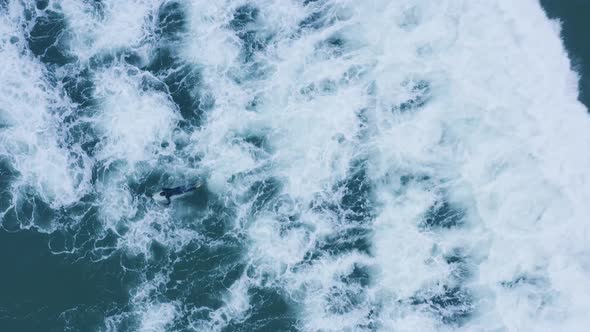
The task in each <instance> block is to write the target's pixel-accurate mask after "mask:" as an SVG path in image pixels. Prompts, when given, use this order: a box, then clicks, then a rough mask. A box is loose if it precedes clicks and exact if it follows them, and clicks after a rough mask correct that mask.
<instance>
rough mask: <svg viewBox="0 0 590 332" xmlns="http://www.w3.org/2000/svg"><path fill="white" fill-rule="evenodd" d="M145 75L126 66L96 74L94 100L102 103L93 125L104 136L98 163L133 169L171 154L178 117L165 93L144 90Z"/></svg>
mask: <svg viewBox="0 0 590 332" xmlns="http://www.w3.org/2000/svg"><path fill="white" fill-rule="evenodd" d="M143 75H144V74H141V73H139V72H138V71H137V70H136V69H133V68H131V67H126V66H121V67H114V68H110V69H107V70H105V71H103V72H99V73H96V80H95V82H96V90H95V96H96V98H98V99H99V100H101V101H102V103H101V113H100V115H99V116H97V117H95V118H94V119H92V120H91V121H93V122H96V125H97V128H98V129H99V130H100V133H101V134H102V142H101V151H100V153H99V154H98V156H97V158H98V159H101V160H105V161H107V162H108V163H110V162H112V161H114V160H125V161H126V162H128V163H130V164H131V165H133V164H134V163H137V162H139V161H151V162H153V161H155V160H154V158H157V156H159V155H169V154H171V153H172V151H173V149H174V144H171V143H172V142H173V139H172V134H173V131H174V128H175V126H176V123H177V121H178V120H179V119H180V116H179V113H178V111H177V109H176V107H175V106H174V104H173V103H172V101H171V100H170V98H169V97H168V96H167V95H166V94H165V93H163V92H157V91H153V90H146V91H143V90H142V89H141V86H140V84H141V79H142V77H143ZM145 75H147V74H145ZM148 76H149V75H148ZM148 78H149V77H148ZM162 143H168V146H167V147H162Z"/></svg>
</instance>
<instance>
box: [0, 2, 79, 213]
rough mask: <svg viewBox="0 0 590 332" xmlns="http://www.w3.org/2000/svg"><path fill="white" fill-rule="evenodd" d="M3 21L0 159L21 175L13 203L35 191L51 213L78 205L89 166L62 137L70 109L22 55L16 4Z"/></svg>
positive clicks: (32, 61)
mask: <svg viewBox="0 0 590 332" xmlns="http://www.w3.org/2000/svg"><path fill="white" fill-rule="evenodd" d="M11 8H13V10H14V11H10V12H9V13H8V15H6V16H4V15H3V16H2V17H1V18H0V31H1V35H2V37H1V39H0V54H1V59H2V65H1V66H0V67H1V68H2V69H0V79H1V80H2V85H1V86H0V104H1V106H0V120H1V121H2V125H3V126H6V127H4V128H1V129H0V154H1V155H2V156H3V157H4V158H8V160H9V161H10V163H11V165H12V167H14V168H15V169H16V170H17V171H18V172H19V173H20V177H19V179H18V180H17V181H16V182H15V183H13V187H14V191H13V194H15V197H17V196H19V193H18V192H19V191H26V187H28V186H30V187H32V188H34V190H35V192H36V193H37V194H39V195H40V196H41V197H42V198H43V199H44V200H45V201H46V202H47V203H49V204H50V205H51V206H52V207H53V208H58V207H61V206H66V205H70V204H73V203H75V202H77V201H78V200H79V199H80V197H82V196H83V195H84V194H85V193H86V192H87V191H88V189H89V188H88V182H89V179H90V171H89V170H90V168H89V164H90V161H89V160H87V159H83V158H81V159H79V160H77V158H76V156H75V155H74V153H76V152H80V151H77V148H76V147H70V148H71V150H70V151H69V150H68V148H67V147H66V144H65V143H64V137H62V136H61V135H62V134H60V133H59V130H58V128H59V127H60V122H61V117H60V112H63V111H64V110H67V109H68V108H69V107H70V105H69V103H68V101H67V100H64V99H63V97H62V96H61V93H60V91H59V90H58V89H55V88H54V87H52V86H51V85H50V84H48V83H47V81H46V79H45V76H44V75H45V70H44V69H43V67H42V66H41V64H40V63H39V62H38V61H37V60H35V59H33V58H31V57H29V56H28V55H23V53H22V52H23V47H24V45H25V40H24V37H23V35H22V31H19V30H17V29H16V28H15V27H16V26H18V25H17V22H18V12H19V10H22V8H20V7H19V6H16V5H14V4H13V6H12V7H11Z"/></svg>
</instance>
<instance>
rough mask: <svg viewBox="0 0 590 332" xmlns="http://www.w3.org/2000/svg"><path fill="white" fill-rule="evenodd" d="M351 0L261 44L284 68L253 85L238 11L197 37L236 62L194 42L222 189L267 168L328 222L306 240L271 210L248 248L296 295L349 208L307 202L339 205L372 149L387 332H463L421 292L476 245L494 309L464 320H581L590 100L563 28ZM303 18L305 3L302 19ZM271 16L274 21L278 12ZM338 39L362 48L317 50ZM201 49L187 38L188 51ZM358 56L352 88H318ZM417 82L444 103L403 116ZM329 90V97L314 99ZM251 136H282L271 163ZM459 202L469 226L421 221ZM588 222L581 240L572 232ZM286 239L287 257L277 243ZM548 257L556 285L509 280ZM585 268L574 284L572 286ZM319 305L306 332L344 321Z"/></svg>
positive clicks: (520, 11)
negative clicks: (413, 179)
mask: <svg viewBox="0 0 590 332" xmlns="http://www.w3.org/2000/svg"><path fill="white" fill-rule="evenodd" d="M334 3H337V6H338V7H339V8H340V11H341V12H346V13H348V14H349V15H348V16H345V17H346V19H344V20H342V21H336V22H335V23H334V24H333V25H332V26H330V27H327V28H323V29H320V30H318V31H306V32H305V33H304V34H303V36H302V38H299V39H296V40H289V41H284V40H280V38H278V39H279V40H278V41H275V42H273V43H272V44H271V45H270V46H268V48H267V49H266V50H264V51H262V52H261V53H260V54H258V55H256V59H257V60H258V61H262V62H263V63H265V66H267V68H268V72H267V75H268V76H266V77H264V78H262V79H254V80H252V81H245V82H241V83H240V84H236V83H235V82H234V81H233V80H232V79H231V78H232V77H234V76H240V75H239V74H238V75H236V74H235V73H231V75H230V73H229V71H230V70H229V69H228V68H233V70H235V71H240V70H244V68H240V67H239V66H237V65H236V63H237V60H236V59H237V58H238V53H239V52H238V49H237V47H238V46H239V41H236V40H235V39H232V38H231V34H229V32H228V31H227V30H226V29H224V26H226V25H227V24H228V22H229V20H230V19H231V17H228V15H229V14H228V12H230V9H227V8H226V7H223V6H221V5H216V4H208V5H207V6H208V7H207V10H204V11H199V13H202V12H205V13H209V14H210V15H204V14H203V16H200V17H201V18H199V19H198V20H195V21H194V22H193V24H194V27H196V28H195V29H198V30H194V31H200V32H203V31H216V32H215V33H209V34H207V33H194V35H198V37H197V38H198V40H199V41H198V42H197V43H196V44H197V45H206V44H208V43H209V42H210V43H212V44H213V45H216V46H217V47H216V48H215V49H217V50H223V52H222V53H223V55H222V56H221V55H219V54H217V53H216V52H203V51H195V49H191V50H193V52H191V54H193V55H194V57H192V58H191V57H187V59H191V60H192V61H195V62H197V63H199V64H201V65H203V66H204V73H205V75H204V80H205V82H207V84H208V85H207V88H208V89H209V91H211V92H212V94H213V96H214V97H215V100H216V106H217V107H216V108H215V109H214V110H212V111H211V113H210V114H209V115H208V118H207V121H206V123H205V125H204V127H203V128H202V130H201V131H200V132H199V133H198V134H196V135H195V136H194V137H193V141H194V142H195V143H196V146H197V149H198V151H199V152H200V153H202V154H203V155H204V159H203V160H204V165H206V166H207V167H208V168H210V169H211V170H212V176H213V177H214V179H215V181H214V182H215V183H216V185H215V186H213V187H212V189H213V190H215V191H218V192H220V193H224V192H225V193H227V194H228V195H230V196H232V195H233V194H232V193H234V194H235V193H243V192H244V189H243V188H244V187H243V186H248V185H249V184H251V183H253V181H255V180H256V179H261V178H265V177H268V176H273V177H275V178H277V179H280V181H281V182H282V184H283V187H282V192H283V193H284V194H286V195H288V196H290V197H291V198H292V199H294V200H296V201H298V202H301V204H300V205H298V209H299V212H300V213H302V214H303V216H304V218H302V220H301V221H302V222H303V223H306V224H308V225H310V226H311V227H312V228H310V229H312V230H314V231H317V232H323V233H315V234H312V235H306V236H304V237H297V236H295V235H294V234H298V233H297V232H299V231H295V232H294V233H293V232H279V231H277V230H278V225H279V223H278V221H274V219H273V217H272V216H270V217H268V216H265V217H262V218H257V219H254V220H252V221H251V222H247V221H245V222H242V223H240V225H245V226H246V227H248V229H249V231H248V234H249V237H250V240H251V241H252V247H251V248H250V251H249V254H250V255H251V257H252V258H253V259H255V261H256V262H258V264H259V265H257V267H258V268H259V269H260V270H261V271H281V272H280V273H277V274H275V275H276V276H278V277H279V281H278V282H279V283H280V282H281V281H280V280H283V287H285V288H286V289H287V290H295V289H297V287H296V286H294V285H297V284H301V282H302V280H305V278H304V275H305V274H302V273H296V272H294V271H292V270H289V269H287V272H282V271H285V270H283V269H284V266H293V265H295V264H296V263H297V262H298V261H301V260H302V255H301V252H302V251H304V250H305V248H309V244H308V243H307V242H306V241H308V240H304V238H305V239H307V236H311V238H312V239H314V240H320V239H322V236H323V235H325V234H330V233H333V232H334V231H335V230H336V228H334V225H335V223H334V222H335V220H334V219H333V218H334V216H332V215H330V214H329V213H309V212H308V211H306V209H307V206H309V204H310V203H311V202H313V201H314V200H316V199H317V197H322V198H326V197H328V200H330V201H332V202H337V201H338V198H337V197H330V194H335V193H331V188H332V187H333V186H334V185H335V184H337V183H338V181H341V180H342V179H344V178H345V177H346V176H347V170H348V167H349V166H350V164H351V162H352V161H354V160H356V159H358V158H361V157H362V158H367V160H368V162H369V177H370V179H371V180H372V181H373V183H375V184H376V192H375V194H376V198H377V200H378V203H379V206H380V209H379V210H378V211H377V212H378V215H377V218H376V220H375V222H374V223H375V224H374V225H375V228H374V230H375V236H374V238H373V240H374V242H373V254H374V256H375V257H374V259H373V260H372V261H371V262H373V264H374V265H373V266H372V267H373V270H374V271H376V272H375V273H374V274H373V278H374V282H373V284H372V286H371V287H370V288H369V289H367V290H364V291H365V292H368V293H371V294H380V296H378V297H376V298H374V299H373V300H372V301H375V303H377V302H379V303H380V304H381V307H382V308H384V309H382V312H381V313H380V314H378V317H379V321H380V324H381V325H380V326H382V328H383V329H385V330H387V329H388V328H396V329H400V330H412V329H421V330H440V329H452V328H453V325H447V326H444V325H443V323H442V322H441V321H440V320H439V318H440V317H437V316H436V313H434V312H431V311H428V310H423V309H422V308H421V307H420V306H416V305H411V304H408V303H409V302H408V301H409V300H407V299H409V298H410V297H412V296H413V295H414V294H416V293H417V292H419V291H421V290H423V289H427V288H428V287H433V286H434V285H440V284H450V286H453V285H454V283H456V282H457V281H456V280H454V279H453V278H454V277H452V275H453V273H454V272H453V270H452V267H451V266H450V265H449V264H448V263H446V261H445V259H444V256H445V255H448V254H449V253H451V252H452V250H454V249H455V248H463V249H464V251H465V252H466V254H467V255H468V257H469V259H471V260H472V261H473V262H475V263H476V264H479V266H478V268H476V269H474V270H473V271H472V273H473V277H472V278H471V279H468V280H466V281H463V285H462V287H464V288H465V289H467V290H468V291H469V292H470V294H472V296H473V299H472V300H471V301H474V302H475V303H481V308H479V309H481V310H482V311H483V309H482V308H486V310H490V311H491V312H493V313H492V314H485V313H484V312H479V311H478V310H477V309H478V308H476V310H475V312H473V313H472V314H473V315H472V316H471V320H469V319H467V320H466V321H464V322H463V324H466V325H464V326H463V327H462V328H464V329H468V330H477V329H478V328H481V327H484V328H485V327H489V328H507V329H519V328H522V327H525V326H527V327H530V328H531V329H533V330H551V329H554V328H555V327H556V326H557V325H559V324H565V325H567V326H568V327H570V328H571V329H573V330H576V329H579V328H580V326H584V324H580V322H582V321H585V318H584V317H583V316H581V315H578V314H577V313H580V312H584V310H585V308H586V307H587V305H588V302H587V301H585V300H584V297H583V296H581V295H578V291H582V293H583V292H585V290H586V289H587V286H586V285H587V282H588V280H590V279H589V278H588V268H587V265H588V264H587V262H586V260H583V259H580V258H575V259H574V258H570V259H567V260H564V258H563V257H572V255H574V256H573V257H583V256H584V254H583V253H586V252H587V245H585V243H586V242H587V241H585V240H584V239H585V237H586V234H588V228H587V226H586V223H585V222H584V220H586V219H587V218H586V217H585V216H586V215H587V214H588V213H587V212H588V209H587V207H586V205H584V204H583V203H582V202H584V201H587V199H586V198H587V197H588V191H587V190H586V189H585V188H586V187H585V186H584V183H586V182H587V181H588V180H587V176H586V175H585V170H587V169H588V166H589V165H590V164H589V157H588V155H587V154H585V153H583V152H584V151H587V150H588V144H590V140H589V134H588V133H589V131H588V125H589V122H588V121H589V120H588V116H587V114H586V113H585V110H584V108H583V107H582V106H581V105H580V104H579V103H578V102H577V101H576V89H577V86H576V83H575V80H576V76H575V74H574V73H572V72H571V70H570V67H569V62H568V60H567V56H566V54H565V52H564V51H563V46H562V44H561V42H560V41H559V38H558V35H557V33H556V29H555V27H554V24H553V23H551V22H549V21H548V20H547V18H546V17H545V16H544V14H543V12H542V10H541V9H540V7H539V6H538V4H537V3H536V2H533V1H521V2H519V3H518V4H513V3H512V2H508V1H498V2H494V3H486V2H483V1H476V2H467V1H465V2H451V1H448V2H439V3H432V2H426V1H400V2H396V3H390V2H385V1H374V2H371V4H367V3H353V2H347V1H338V2H334ZM265 5H266V6H265V7H264V9H262V10H263V11H270V12H276V13H281V12H283V10H284V9H285V8H287V7H288V6H290V5H291V4H289V5H286V6H281V5H280V4H278V3H274V2H269V3H267V2H265ZM343 8H344V9H343ZM304 12H305V10H304V9H302V8H299V9H298V10H294V13H296V15H301V14H302V13H304ZM199 15H200V14H199ZM207 17H208V18H210V20H206V19H205V18H207ZM272 22H274V23H273V24H276V25H278V26H279V27H276V26H275V27H274V31H281V33H285V34H286V32H285V31H291V32H292V31H294V30H295V27H294V26H293V25H292V23H290V22H291V21H289V20H281V19H277V18H276V17H275V18H273V19H272ZM256 24H259V26H256V28H257V29H259V30H263V31H264V29H265V26H264V23H260V22H257V23H256ZM384 29H387V33H384ZM334 33H338V34H340V35H341V36H342V37H343V38H344V40H345V46H344V50H343V52H344V54H345V55H344V56H342V57H338V58H333V57H330V55H329V53H327V52H328V50H325V51H318V43H319V42H320V41H322V40H324V39H325V38H328V37H330V36H331V35H332V34H334ZM192 42H193V40H191V39H190V38H189V39H187V44H188V45H189V46H188V47H189V48H187V49H190V47H191V46H190V45H191V43H192ZM541 54H542V55H543V56H540V55H541ZM352 65H357V66H360V67H361V68H364V70H365V73H366V74H365V76H363V77H360V78H358V79H357V80H356V81H355V80H353V81H349V82H348V83H347V84H338V83H337V84H336V85H335V87H334V89H333V90H324V91H322V90H321V89H318V87H321V84H325V83H327V82H328V81H327V80H329V79H331V80H333V81H337V80H338V78H340V77H342V75H343V73H344V72H346V71H347V70H348V69H349V68H350V67H351V66H352ZM232 75H233V76H232ZM418 81H425V82H427V84H428V85H429V88H430V90H431V96H430V98H431V100H428V101H427V102H426V104H425V106H424V107H423V108H421V109H420V110H417V111H415V112H413V113H410V114H399V113H395V112H392V108H393V107H394V106H395V105H396V104H400V103H402V102H404V101H405V100H407V98H410V97H411V96H412V94H411V93H410V92H411V90H408V88H407V85H408V84H412V82H418ZM408 82H409V83H408ZM312 83H313V84H315V89H316V90H307V91H308V92H306V93H302V91H304V88H306V87H310V86H311V84H312ZM328 84H329V83H328ZM372 84H374V85H372ZM309 91H310V92H309ZM253 96H258V97H259V103H258V106H257V109H256V112H250V113H249V112H246V111H244V108H245V105H246V104H247V103H248V102H249V100H250V99H251V98H252V97H253ZM363 108H368V109H369V111H368V112H367V114H366V117H367V119H368V126H369V128H368V131H367V133H368V138H367V141H366V142H363V141H361V140H359V138H358V137H359V136H358V134H359V133H360V123H359V118H358V114H359V110H361V109H363ZM249 132H253V133H262V134H263V135H264V136H265V137H266V139H267V144H268V145H269V149H270V150H271V154H270V155H269V156H268V159H265V160H264V161H269V162H270V164H267V163H264V162H260V161H258V162H256V159H255V157H254V156H253V155H252V154H251V151H250V150H248V149H246V148H244V146H242V145H240V144H236V143H235V140H231V139H227V137H228V136H235V135H236V133H237V134H238V135H245V134H247V133H249ZM572 142H576V143H574V144H572ZM227 161H230V163H229V165H228V163H227ZM267 165H271V166H272V168H271V169H270V170H269V171H266V168H263V167H266V166H267ZM408 173H409V174H416V175H418V176H422V175H427V176H429V177H430V178H431V180H430V181H431V182H430V183H431V184H430V185H420V184H415V185H412V184H410V185H409V186H408V187H404V188H402V187H401V186H400V182H399V177H400V176H402V175H407V174H408ZM241 174H247V176H246V177H245V178H244V180H242V181H241V182H240V181H237V182H235V181H234V180H232V181H234V182H232V183H231V184H229V183H228V181H229V180H230V179H232V176H236V175H241ZM396 177H397V178H396ZM400 190H401V191H400ZM444 197H446V199H448V200H450V201H451V203H453V204H456V205H459V206H461V208H462V209H465V211H466V220H464V222H465V224H464V225H463V226H459V227H458V228H457V229H454V230H453V229H451V230H448V231H446V230H444V229H443V230H441V231H437V230H433V231H430V232H428V231H424V229H421V228H420V226H419V224H420V222H421V219H422V218H423V217H424V214H425V213H426V211H427V210H428V208H429V207H430V206H431V205H432V204H433V203H434V202H435V200H436V199H441V198H444ZM242 215H243V216H244V218H248V217H247V216H248V214H242ZM318 225H320V226H319V227H318V228H313V227H316V226H318ZM571 230H575V231H574V233H575V234H576V235H570V236H574V237H575V238H576V240H575V241H568V240H565V239H566V238H567V237H566V236H567V235H566V233H569V232H570V231H571ZM301 234H303V233H301ZM320 234H323V235H320ZM275 239H276V240H275ZM279 239H280V240H279ZM277 246H278V247H281V248H283V250H273V249H275V248H276V247H277ZM355 257H356V259H357V262H364V261H365V260H366V258H365V257H364V256H363V255H358V256H355ZM316 264H317V265H316ZM313 266H318V269H319V270H318V271H315V272H316V273H317V279H318V281H317V282H319V283H324V284H325V286H323V287H322V288H321V289H329V288H330V287H337V286H336V285H337V283H335V281H334V279H333V274H331V273H330V272H328V270H325V271H323V270H321V269H324V268H325V269H327V267H326V266H325V265H321V264H320V263H313ZM320 266H321V268H319V267H320ZM539 266H541V267H542V268H541V271H542V272H541V274H542V275H543V278H545V279H548V280H549V282H547V283H545V284H543V285H539V286H535V287H536V288H532V289H530V290H529V291H528V292H527V291H524V292H523V291H521V290H519V289H509V288H507V287H506V286H502V285H503V283H506V282H510V281H512V280H515V279H516V278H518V277H519V276H520V274H522V273H529V272H526V271H532V270H534V269H537V267H539ZM556 266H561V267H563V268H565V269H566V270H567V271H568V272H559V271H560V269H558V268H556ZM537 270H538V269H537ZM537 270H535V271H537ZM322 271H323V272H322ZM572 278H574V279H575V280H576V281H577V286H575V287H572V286H571V283H570V285H569V286H568V285H567V284H566V282H565V280H571V279H572ZM287 280H292V281H289V282H287ZM297 280H299V281H298V282H297ZM525 287H526V286H525ZM306 291H309V292H310V294H311V293H313V291H311V290H306ZM304 292H305V291H304ZM530 292H533V293H535V292H536V293H535V294H538V295H535V296H530V294H531V293H530ZM314 294H315V293H314ZM543 294H551V296H549V297H550V299H551V300H550V301H545V302H543V301H541V302H539V301H540V300H539V299H541V298H544V297H543V296H544V295H543ZM310 296H311V295H310ZM479 296H481V298H478V297H479ZM404 299H405V300H406V301H405V302H404V301H401V302H400V300H404ZM493 299H495V300H493ZM508 301H516V302H518V303H523V308H524V309H523V310H522V311H517V312H516V313H515V312H512V313H511V314H510V313H508V311H509V310H510V309H509V308H511V307H513V305H511V304H510V303H514V302H510V303H508ZM410 302H411V301H410ZM305 303H308V302H305ZM368 303H369V302H368ZM404 303H406V304H404ZM308 304H310V305H311V304H312V302H309V303H308ZM367 305H368V304H367ZM539 306H541V307H539ZM310 308H312V309H310V310H303V311H302V312H301V315H302V320H303V322H305V323H304V325H305V327H304V329H306V330H317V329H322V328H324V329H332V327H327V323H326V322H327V321H330V322H333V321H334V319H328V320H326V321H323V320H322V318H319V317H321V315H327V316H324V317H331V316H329V315H328V314H327V313H326V311H325V309H323V308H322V306H321V305H316V306H314V305H311V307H310ZM314 308H315V309H314ZM533 308H537V309H536V311H535V310H533ZM355 310H360V312H364V314H365V315H361V314H359V315H351V316H349V317H347V319H345V320H338V323H339V324H340V323H341V325H337V326H336V327H334V329H355V328H359V326H362V324H363V323H366V317H367V316H366V314H367V312H368V311H367V310H366V308H365V309H355ZM316 315H320V316H316ZM497 322H501V323H500V325H498V324H497Z"/></svg>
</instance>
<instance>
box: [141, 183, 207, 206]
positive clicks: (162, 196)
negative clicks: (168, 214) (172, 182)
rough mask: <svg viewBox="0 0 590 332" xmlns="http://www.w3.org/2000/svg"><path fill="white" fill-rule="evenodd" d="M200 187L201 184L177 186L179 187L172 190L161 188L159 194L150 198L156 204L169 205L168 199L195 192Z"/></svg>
mask: <svg viewBox="0 0 590 332" xmlns="http://www.w3.org/2000/svg"><path fill="white" fill-rule="evenodd" d="M200 186H201V183H197V184H195V185H185V186H179V187H174V188H162V190H161V191H160V192H159V193H156V194H154V195H153V196H152V197H153V198H154V200H155V201H157V202H158V203H161V204H165V205H170V203H171V201H170V198H171V197H172V196H179V195H183V194H186V193H189V192H191V191H195V190H197V188H198V187H200Z"/></svg>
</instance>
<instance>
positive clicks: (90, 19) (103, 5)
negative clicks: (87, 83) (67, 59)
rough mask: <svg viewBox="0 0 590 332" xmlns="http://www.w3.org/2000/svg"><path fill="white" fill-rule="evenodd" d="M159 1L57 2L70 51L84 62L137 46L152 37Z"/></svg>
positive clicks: (67, 0)
mask: <svg viewBox="0 0 590 332" xmlns="http://www.w3.org/2000/svg"><path fill="white" fill-rule="evenodd" d="M159 3H160V1H155V0H154V1H153V0H131V1H116V0H107V1H101V2H100V3H97V4H95V5H93V4H92V3H91V2H85V1H74V0H64V1H60V2H59V7H58V8H59V11H61V12H62V13H63V14H64V15H65V17H66V19H67V22H68V26H69V29H68V40H67V42H68V45H69V51H70V52H72V53H73V54H74V55H76V56H77V57H78V58H79V59H80V60H82V61H83V62H85V61H87V60H88V59H90V57H92V56H93V55H95V54H98V53H100V52H104V51H112V50H118V49H122V48H127V47H134V48H137V47H140V46H142V42H144V41H145V38H148V37H149V35H150V34H151V29H152V23H153V22H151V21H150V15H151V17H153V14H154V12H155V10H156V9H157V8H158V5H159Z"/></svg>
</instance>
